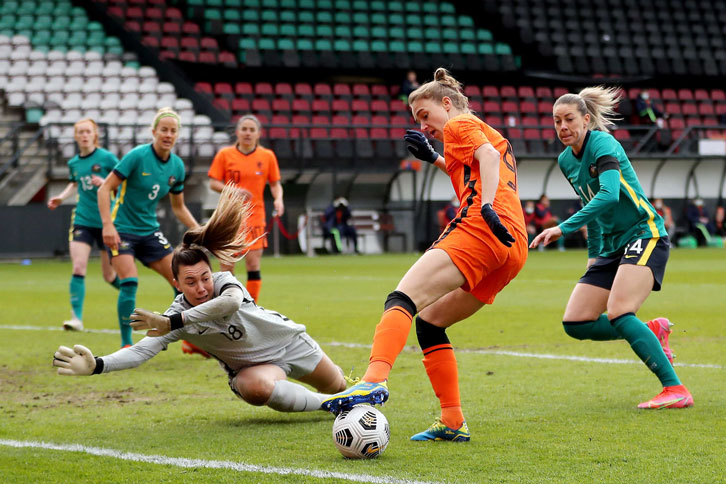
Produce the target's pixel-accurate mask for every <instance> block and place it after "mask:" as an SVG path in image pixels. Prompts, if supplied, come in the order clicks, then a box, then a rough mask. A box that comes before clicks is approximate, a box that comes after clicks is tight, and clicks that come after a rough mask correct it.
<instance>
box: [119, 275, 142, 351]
mask: <svg viewBox="0 0 726 484" xmlns="http://www.w3.org/2000/svg"><path fill="white" fill-rule="evenodd" d="M119 282H120V284H119V285H120V288H121V290H120V291H119V293H118V303H117V309H118V325H119V328H120V329H121V346H122V347H123V346H126V345H132V344H134V342H133V340H132V339H131V326H130V319H131V313H133V312H134V309H135V308H136V289H137V288H138V286H139V280H138V279H137V278H135V277H127V278H126V279H121V280H120V281H119Z"/></svg>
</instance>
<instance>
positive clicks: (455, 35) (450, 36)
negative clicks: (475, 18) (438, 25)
mask: <svg viewBox="0 0 726 484" xmlns="http://www.w3.org/2000/svg"><path fill="white" fill-rule="evenodd" d="M459 34H460V32H459V31H458V30H455V29H444V30H442V31H441V38H442V39H444V40H459ZM472 34H473V32H472Z"/></svg>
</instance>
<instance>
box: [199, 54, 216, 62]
mask: <svg viewBox="0 0 726 484" xmlns="http://www.w3.org/2000/svg"><path fill="white" fill-rule="evenodd" d="M198 58H199V62H203V63H205V64H219V63H220V62H219V59H218V58H217V54H215V53H214V52H200V53H199V56H198Z"/></svg>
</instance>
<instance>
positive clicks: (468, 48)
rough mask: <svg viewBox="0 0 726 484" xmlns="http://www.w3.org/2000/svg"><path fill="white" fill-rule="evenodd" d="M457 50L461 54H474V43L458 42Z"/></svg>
mask: <svg viewBox="0 0 726 484" xmlns="http://www.w3.org/2000/svg"><path fill="white" fill-rule="evenodd" d="M459 50H460V51H461V53H462V54H472V55H473V54H476V44H474V43H472V42H462V43H461V44H459Z"/></svg>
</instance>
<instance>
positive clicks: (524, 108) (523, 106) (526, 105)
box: [519, 101, 537, 113]
mask: <svg viewBox="0 0 726 484" xmlns="http://www.w3.org/2000/svg"><path fill="white" fill-rule="evenodd" d="M519 110H520V111H521V112H522V113H536V112H537V106H535V104H534V103H533V102H531V101H523V102H522V103H520V104H519Z"/></svg>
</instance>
